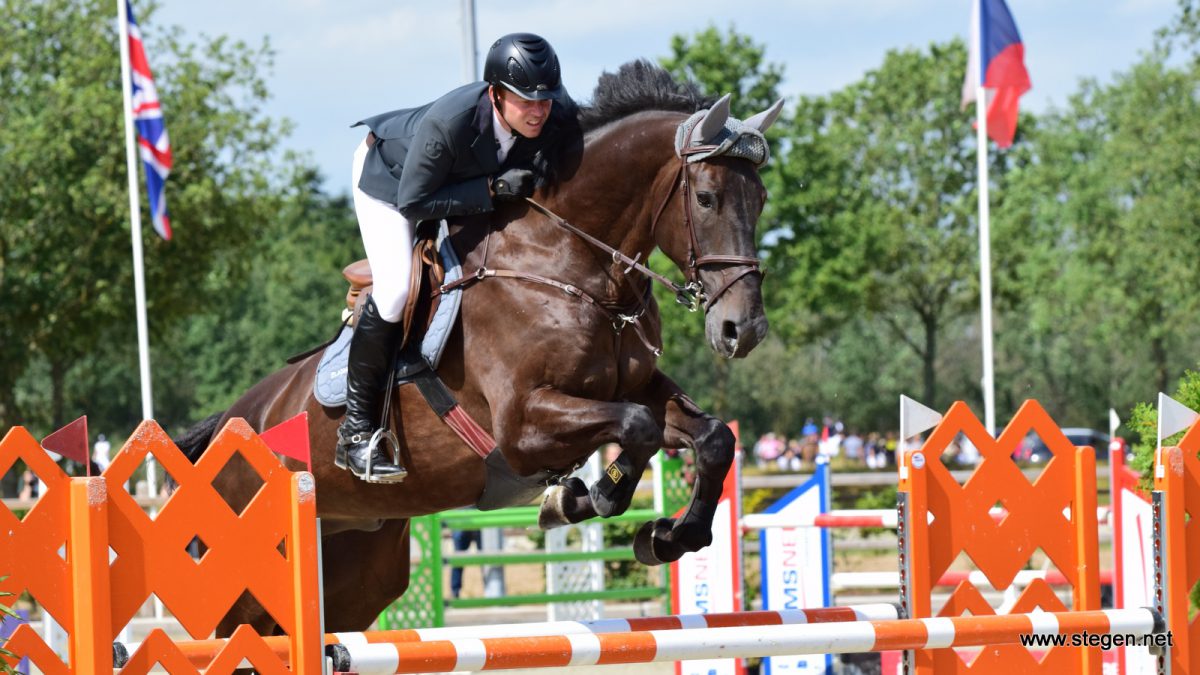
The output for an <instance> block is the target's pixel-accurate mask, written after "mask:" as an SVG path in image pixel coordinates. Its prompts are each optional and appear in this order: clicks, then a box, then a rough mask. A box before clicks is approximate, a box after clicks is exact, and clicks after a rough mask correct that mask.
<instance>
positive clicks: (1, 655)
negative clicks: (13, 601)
mask: <svg viewBox="0 0 1200 675" xmlns="http://www.w3.org/2000/svg"><path fill="white" fill-rule="evenodd" d="M7 578H8V577H6V576H5V577H0V583H3V582H4V580H5V579H7ZM12 595H13V594H12V593H9V592H7V591H0V598H6V597H12ZM4 616H9V617H12V618H14V619H16V618H18V617H17V613H16V611H14V610H13V608H12V607H9V606H8V605H6V604H2V603H0V618H3V617H4ZM7 641H8V640H7V638H0V673H4V674H5V675H17V673H18V671H17V669H16V668H14V667H13V666H12V665H11V664H10V663H9V662H8V659H11V660H13V661H15V660H16V659H17V655H16V654H14V653H12V652H10V651H9V650H7V649H5V648H4V644H5V643H6V642H7Z"/></svg>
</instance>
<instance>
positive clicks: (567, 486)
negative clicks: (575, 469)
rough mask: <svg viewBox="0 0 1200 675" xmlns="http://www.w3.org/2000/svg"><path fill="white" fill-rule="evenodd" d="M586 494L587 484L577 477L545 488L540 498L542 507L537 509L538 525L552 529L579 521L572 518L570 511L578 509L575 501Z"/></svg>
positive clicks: (545, 528) (544, 528)
mask: <svg viewBox="0 0 1200 675" xmlns="http://www.w3.org/2000/svg"><path fill="white" fill-rule="evenodd" d="M587 494H588V491H587V486H586V485H584V484H583V481H582V480H579V479H578V478H568V479H567V480H565V481H563V482H562V483H561V484H559V485H555V486H553V487H551V488H550V489H548V490H546V496H545V497H543V498H542V508H541V509H540V510H539V511H538V527H539V528H541V529H543V530H552V529H554V528H556V527H562V526H564V525H570V524H572V523H577V522H579V520H578V519H576V520H572V519H571V516H570V515H569V514H570V513H574V512H576V511H578V509H577V508H576V503H577V501H578V500H579V499H580V498H581V497H583V498H586V497H587Z"/></svg>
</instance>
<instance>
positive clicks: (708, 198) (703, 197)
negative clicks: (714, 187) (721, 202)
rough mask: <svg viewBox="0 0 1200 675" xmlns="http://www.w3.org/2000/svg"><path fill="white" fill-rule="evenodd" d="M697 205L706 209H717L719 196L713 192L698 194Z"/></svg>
mask: <svg viewBox="0 0 1200 675" xmlns="http://www.w3.org/2000/svg"><path fill="white" fill-rule="evenodd" d="M696 203H697V204H699V205H700V207H701V208H704V209H711V208H715V207H716V205H717V196H716V195H715V194H713V193H711V192H697V193H696Z"/></svg>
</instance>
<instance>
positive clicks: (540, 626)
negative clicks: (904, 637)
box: [113, 603, 899, 668]
mask: <svg viewBox="0 0 1200 675" xmlns="http://www.w3.org/2000/svg"><path fill="white" fill-rule="evenodd" d="M898 617H899V610H898V609H897V607H896V605H892V604H887V603H874V604H864V605H852V606H848V607H825V608H818V609H803V610H791V611H782V612H771V611H757V612H732V613H723V614H690V615H688V614H684V615H678V614H677V615H672V616H656V617H642V618H633V619H598V620H594V621H543V622H538V623H510V624H493V625H488V626H451V627H445V628H410V629H404V630H380V631H365V632H359V633H329V634H327V635H325V644H326V645H327V646H328V645H336V644H345V645H356V646H361V645H368V644H381V643H390V644H405V643H410V642H434V641H442V640H455V639H465V638H517V637H541V636H547V635H588V634H590V635H603V634H608V633H640V632H646V631H667V630H695V629H703V628H734V627H743V628H745V627H754V626H795V625H800V624H817V623H837V622H847V621H886V620H889V619H896V618H898ZM263 640H264V642H266V644H267V646H268V647H269V648H270V649H271V650H272V651H273V652H275V654H276V655H278V656H280V657H281V658H284V659H286V658H287V653H288V638H287V636H283V635H276V636H270V637H265V638H263ZM175 644H176V646H177V647H178V648H179V650H180V652H181V653H182V654H183V655H184V656H185V657H186V658H187V659H188V661H189V662H190V663H191V664H192V665H193V666H196V667H197V668H204V667H206V666H208V664H209V663H211V662H212V660H213V658H215V657H216V655H217V654H218V653H220V652H221V650H222V649H224V648H225V647H226V646H227V645H228V644H229V640H228V639H222V638H217V639H211V640H192V641H178V642H176V643H175ZM139 647H141V645H140V644H138V643H133V644H123V643H120V642H117V643H114V644H113V653H114V654H115V655H118V656H116V657H114V663H113V665H114V666H115V667H118V668H120V667H123V666H124V665H125V663H126V662H127V660H128V655H129V654H132V653H134V652H136V651H137V650H138V648H139Z"/></svg>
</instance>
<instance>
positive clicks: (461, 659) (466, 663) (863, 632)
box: [328, 609, 1166, 675]
mask: <svg viewBox="0 0 1200 675" xmlns="http://www.w3.org/2000/svg"><path fill="white" fill-rule="evenodd" d="M1165 630H1166V628H1165V625H1164V623H1163V620H1162V617H1161V616H1160V615H1159V614H1158V613H1157V612H1155V611H1154V610H1152V609H1113V610H1102V611H1091V612H1056V613H1050V612H1038V613H1034V614H1009V615H999V616H975V617H953V618H934V619H902V620H891V621H850V622H843V623H816V624H807V625H790V626H785V625H774V626H754V627H744V626H739V627H729V628H703V629H685V630H651V631H646V632H631V633H601V634H596V633H581V634H571V635H546V636H526V637H508V638H478V637H475V638H456V639H451V640H443V641H434V642H407V643H400V644H396V643H381V644H379V643H377V644H361V645H357V644H337V645H332V646H330V647H329V648H328V649H329V652H330V653H331V654H332V656H333V665H334V670H335V671H337V672H356V673H360V674H363V675H383V674H385V673H429V672H448V671H476V670H504V669H510V668H556V667H563V666H595V665H608V664H617V663H650V662H658V661H680V660H685V659H724V658H745V657H755V656H778V655H784V654H826V653H831V654H840V653H848V652H876V651H887V650H900V649H942V648H947V647H974V646H983V645H996V644H1013V643H1017V642H1019V641H1020V638H1021V636H1023V635H1046V636H1051V635H1063V636H1071V635H1079V634H1082V633H1088V634H1091V635H1113V634H1129V635H1147V634H1151V633H1161V632H1164V631H1165Z"/></svg>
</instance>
